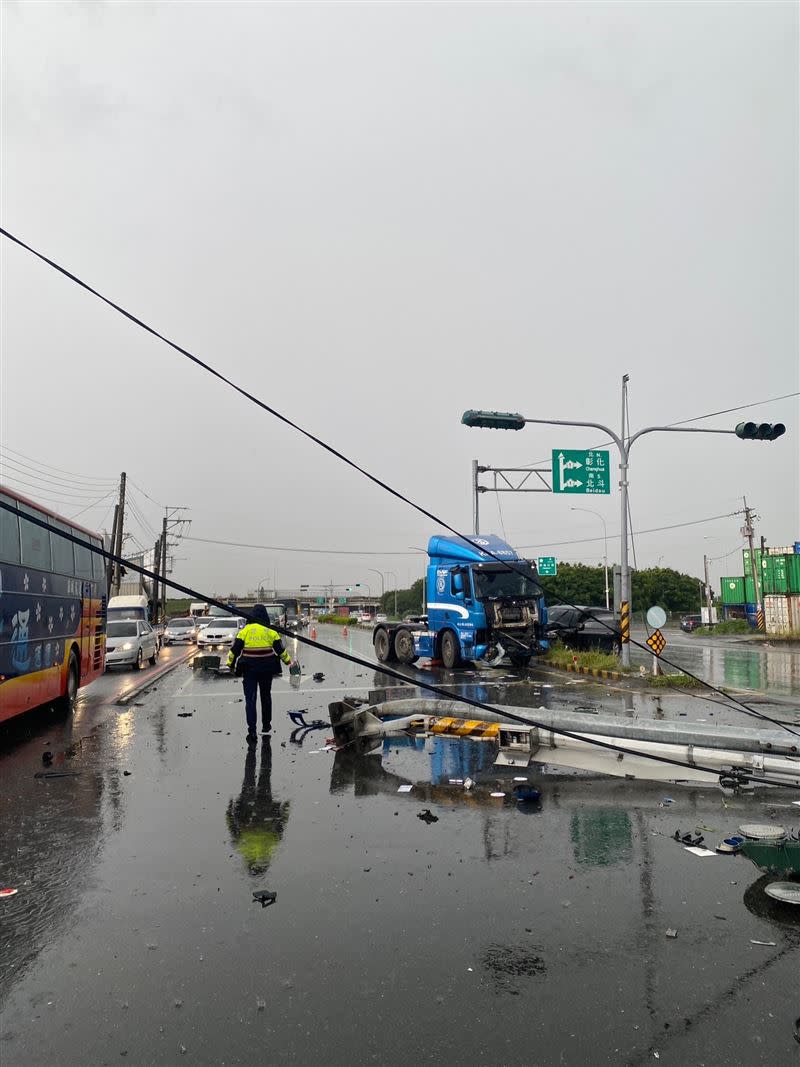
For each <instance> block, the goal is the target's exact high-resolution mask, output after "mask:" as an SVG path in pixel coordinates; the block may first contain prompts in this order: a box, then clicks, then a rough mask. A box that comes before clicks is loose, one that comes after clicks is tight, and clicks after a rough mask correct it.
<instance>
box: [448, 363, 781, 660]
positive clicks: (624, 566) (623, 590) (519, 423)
mask: <svg viewBox="0 0 800 1067" xmlns="http://www.w3.org/2000/svg"><path fill="white" fill-rule="evenodd" d="M627 399H628V375H627V374H624V375H623V376H622V431H621V433H620V434H616V433H614V431H613V430H612V429H610V428H609V427H608V426H604V425H603V423H601V422H574V421H572V420H571V419H528V418H525V416H524V415H520V414H519V413H517V412H510V411H474V410H470V411H465V412H464V414H463V415H462V416H461V421H462V422H463V423H464V425H465V426H477V427H481V428H488V429H495V430H522V429H523V428H524V427H525V425H526V423H534V424H537V425H541V426H580V427H586V428H588V429H592V430H602V432H603V433H605V434H608V436H609V437H610V438H611V440H612V441H613V442H614V444H615V445H616V446H617V449H618V450H619V472H620V479H619V488H620V509H621V518H622V523H621V529H620V606H621V605H622V604H625V605H627V608H628V612H630V602H631V574H630V568H629V566H628V468H629V466H630V454H631V448H632V447H633V443H634V441H638V440H639V438H640V437H643V436H644V435H645V434H647V433H657V432H658V433H725V434H736V436H737V437H740V438H742V439H743V440H759V441H774V440H775V439H776V438H778V437H780V436H782V435H783V434H784V433H786V427H785V426H784V425H783V423H781V422H778V423H775V424H774V425H773V424H772V423H767V422H763V423H749V422H745V423H741V422H740V423H739V424H738V425H737V427H736V429H735V430H713V429H709V428H706V427H702V426H646V427H645V428H644V429H643V430H637V432H636V433H634V434H629V433H628V432H627V427H626V412H627ZM628 617H630V616H628ZM621 659H622V665H623V666H624V667H630V665H631V646H630V634H629V633H627V634H626V633H623V635H622V656H621Z"/></svg>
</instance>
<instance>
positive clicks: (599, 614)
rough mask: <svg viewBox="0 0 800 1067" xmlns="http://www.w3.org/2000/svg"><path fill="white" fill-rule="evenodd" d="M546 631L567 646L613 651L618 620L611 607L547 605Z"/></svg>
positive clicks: (616, 642)
mask: <svg viewBox="0 0 800 1067" xmlns="http://www.w3.org/2000/svg"><path fill="white" fill-rule="evenodd" d="M547 632H548V635H549V636H550V638H551V639H552V638H556V639H557V640H559V641H561V643H562V644H563V645H566V646H567V648H574V649H600V650H602V651H604V652H616V651H617V650H618V649H619V647H620V644H621V640H620V632H619V623H618V622H617V619H616V616H615V615H614V612H613V611H609V610H607V609H606V608H591V607H585V606H584V605H580V604H576V605H575V606H574V607H570V606H568V605H566V604H556V605H554V606H553V607H548V609H547Z"/></svg>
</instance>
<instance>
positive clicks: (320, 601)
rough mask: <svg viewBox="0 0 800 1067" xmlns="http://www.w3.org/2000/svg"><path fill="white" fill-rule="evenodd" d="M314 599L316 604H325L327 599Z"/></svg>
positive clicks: (322, 597) (320, 597) (319, 597)
mask: <svg viewBox="0 0 800 1067" xmlns="http://www.w3.org/2000/svg"><path fill="white" fill-rule="evenodd" d="M314 599H315V600H316V602H317V603H318V604H324V603H325V597H324V596H318V597H315V598H314Z"/></svg>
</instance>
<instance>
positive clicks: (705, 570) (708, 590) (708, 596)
mask: <svg viewBox="0 0 800 1067" xmlns="http://www.w3.org/2000/svg"><path fill="white" fill-rule="evenodd" d="M708 562H709V560H708V556H705V555H704V556H703V573H704V574H705V579H706V610H707V611H708V620H707V623H706V625H707V626H713V625H714V623H713V619H712V616H711V580H710V578H709V575H708Z"/></svg>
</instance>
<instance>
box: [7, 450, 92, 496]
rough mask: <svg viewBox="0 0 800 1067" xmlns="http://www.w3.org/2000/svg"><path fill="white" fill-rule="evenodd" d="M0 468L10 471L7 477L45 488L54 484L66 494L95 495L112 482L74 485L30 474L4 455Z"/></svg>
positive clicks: (57, 479)
mask: <svg viewBox="0 0 800 1067" xmlns="http://www.w3.org/2000/svg"><path fill="white" fill-rule="evenodd" d="M0 470H2V471H6V472H10V473H8V474H7V477H9V478H16V480H17V481H20V482H27V483H28V484H33V485H38V484H39V483H41V484H42V485H43V486H44V487H45V488H49V487H50V486H52V485H55V486H58V487H59V489H60V490H63V492H64V493H65V494H71V495H72V496H75V497H80V496H93V495H95V494H96V493H97V491H98V489H103V488H106V486H108V485H110V484H111V483H110V482H100V483H99V484H97V485H88V484H86V485H80V486H77V485H76V486H73V485H71V484H70V483H69V482H67V481H63V480H61V479H59V478H49V477H47V476H46V475H43V474H29V473H28V471H26V470H25V469H23V468H22V467H18V466H17V465H16V464H15V463H13V462H12V461H11V460H9V459H6V458H5V457H4V456H0Z"/></svg>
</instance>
